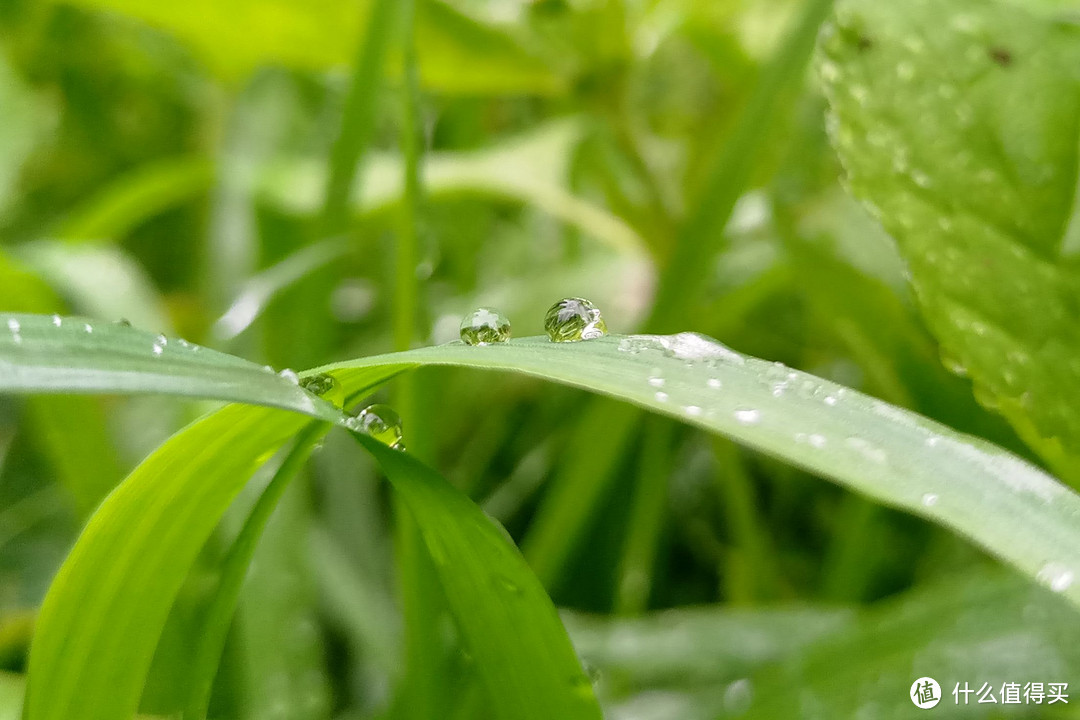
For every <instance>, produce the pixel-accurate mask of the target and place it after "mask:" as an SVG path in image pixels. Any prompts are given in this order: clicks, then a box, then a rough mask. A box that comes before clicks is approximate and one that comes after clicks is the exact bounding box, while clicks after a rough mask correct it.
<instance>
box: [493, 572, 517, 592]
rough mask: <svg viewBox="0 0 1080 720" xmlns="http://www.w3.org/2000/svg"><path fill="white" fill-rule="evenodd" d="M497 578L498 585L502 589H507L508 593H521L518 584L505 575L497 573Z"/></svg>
mask: <svg viewBox="0 0 1080 720" xmlns="http://www.w3.org/2000/svg"><path fill="white" fill-rule="evenodd" d="M498 579H499V585H501V586H502V587H503V589H505V590H507V591H508V592H510V593H513V594H514V595H521V593H522V590H521V586H520V585H518V584H517V583H516V582H514V581H513V580H511V579H510V578H508V577H506V576H505V575H499V576H498Z"/></svg>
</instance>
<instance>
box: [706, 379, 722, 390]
mask: <svg viewBox="0 0 1080 720" xmlns="http://www.w3.org/2000/svg"><path fill="white" fill-rule="evenodd" d="M705 384H706V385H708V386H709V387H711V388H712V389H713V390H719V389H720V388H722V387H724V384H723V383H722V382H720V378H709V380H708V382H706V383H705Z"/></svg>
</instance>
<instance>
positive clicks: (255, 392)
mask: <svg viewBox="0 0 1080 720" xmlns="http://www.w3.org/2000/svg"><path fill="white" fill-rule="evenodd" d="M0 392H7V393H20V394H25V393H137V394H169V395H181V396H186V397H198V398H216V399H219V400H231V401H235V402H246V403H251V404H256V405H268V406H273V407H279V408H282V409H285V410H294V411H296V412H300V413H305V414H308V415H312V416H315V417H321V418H323V419H325V420H335V419H337V417H338V412H337V410H336V409H335V408H333V407H332V406H330V405H329V404H328V403H325V402H322V401H320V400H317V399H316V398H315V397H314V396H312V395H310V394H309V393H307V392H305V391H304V390H303V389H301V388H300V387H299V386H298V385H297V384H296V383H295V382H292V381H290V380H289V379H287V378H286V377H282V376H281V375H278V374H276V373H274V372H273V371H272V370H269V369H268V368H263V367H260V366H259V365H256V364H254V363H250V362H248V361H246V360H242V359H240V358H238V357H234V356H232V355H226V354H224V353H219V352H216V351H214V350H209V349H207V348H203V347H199V346H197V345H193V344H191V343H188V342H186V341H185V340H183V339H182V338H175V337H173V338H168V337H165V336H162V335H155V334H153V333H149V332H146V331H143V330H139V329H136V328H132V327H127V326H125V325H122V324H119V323H113V322H103V321H100V320H90V319H87V318H79V317H61V316H59V315H54V316H51V317H50V316H47V315H27V314H22V313H8V314H0Z"/></svg>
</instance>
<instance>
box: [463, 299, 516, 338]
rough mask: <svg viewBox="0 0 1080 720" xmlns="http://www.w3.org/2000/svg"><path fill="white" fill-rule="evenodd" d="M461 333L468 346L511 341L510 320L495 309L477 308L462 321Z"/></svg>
mask: <svg viewBox="0 0 1080 720" xmlns="http://www.w3.org/2000/svg"><path fill="white" fill-rule="evenodd" d="M459 333H460V335H461V341H462V342H464V343H465V344H466V345H491V344H493V343H501V342H506V341H507V340H509V339H510V319H509V318H508V317H506V316H505V315H503V314H502V313H500V312H499V311H498V310H495V309H494V308H489V307H481V308H477V309H475V310H473V311H472V312H471V313H469V314H468V315H466V316H465V317H463V318H462V319H461V326H460V328H459Z"/></svg>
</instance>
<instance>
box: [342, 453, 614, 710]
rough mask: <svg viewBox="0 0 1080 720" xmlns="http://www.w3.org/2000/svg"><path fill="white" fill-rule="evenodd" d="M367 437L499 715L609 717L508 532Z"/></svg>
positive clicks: (451, 489)
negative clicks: (423, 548) (414, 526)
mask: <svg viewBox="0 0 1080 720" xmlns="http://www.w3.org/2000/svg"><path fill="white" fill-rule="evenodd" d="M357 439H358V440H359V441H360V442H361V443H362V444H364V445H365V446H366V447H367V448H368V450H369V451H371V453H372V454H373V455H374V456H375V458H376V459H377V460H378V461H379V464H380V465H381V466H382V468H383V470H384V471H385V472H386V475H387V478H388V479H389V480H390V482H391V484H392V485H393V486H394V490H395V491H396V492H397V493H398V495H399V497H401V498H402V499H403V500H404V502H405V504H406V505H407V506H408V508H409V512H410V513H411V514H412V516H413V518H414V519H415V521H416V524H417V526H418V527H419V528H420V533H421V535H422V536H423V539H424V544H425V546H426V547H427V550H428V552H429V553H430V555H431V558H432V560H433V561H434V563H433V564H434V566H435V570H436V573H437V574H438V576H439V580H440V581H441V583H442V587H443V591H444V593H445V594H446V599H447V602H448V604H449V605H450V608H451V610H452V612H453V614H454V618H455V619H456V621H457V624H458V627H459V628H460V630H461V635H462V638H463V639H464V642H465V644H466V647H467V650H468V652H469V654H470V655H471V656H472V657H473V659H474V661H475V668H476V672H477V673H478V674H479V675H480V678H481V681H482V683H483V685H484V687H485V689H486V690H487V697H488V701H489V702H490V704H491V707H492V708H493V709H494V711H495V716H496V717H500V718H522V719H524V718H536V719H537V720H541V719H543V718H566V719H567V720H571V719H573V718H599V717H600V709H599V707H598V706H597V705H596V700H595V698H594V697H593V694H592V687H591V684H590V682H589V679H588V678H587V677H586V676H585V674H584V673H583V672H582V671H581V666H580V663H579V661H578V659H577V656H576V655H575V654H574V650H573V648H572V647H571V645H570V641H569V639H568V638H567V637H566V632H565V630H563V628H562V623H561V622H560V621H559V616H558V615H557V614H556V612H555V607H554V606H553V605H552V604H551V600H550V599H549V598H548V596H547V593H546V592H544V588H543V586H542V585H541V584H540V581H539V580H537V578H536V576H535V575H534V574H533V573H532V571H531V570H529V567H528V565H527V564H526V563H525V559H524V558H523V557H522V556H521V554H520V553H519V552H518V551H517V549H516V548H515V547H514V544H513V542H512V541H511V540H510V539H509V537H508V536H507V534H506V531H505V530H504V529H503V528H502V526H501V525H499V524H498V523H497V522H495V521H494V520H492V519H491V518H490V517H489V516H488V515H486V514H485V513H484V512H483V511H482V510H481V509H480V508H478V507H477V506H476V505H474V504H473V503H472V502H471V501H470V500H469V499H468V498H467V497H466V496H465V495H463V494H462V493H461V492H460V491H458V490H456V489H455V488H454V487H453V486H452V485H450V484H449V483H447V482H446V481H445V480H444V479H442V478H441V477H440V476H439V475H438V474H437V473H435V472H434V471H432V470H431V469H429V468H427V467H426V466H424V465H422V464H421V463H419V462H418V461H416V460H415V459H413V458H412V457H411V456H409V455H408V454H406V453H400V452H396V451H394V450H390V449H389V448H387V447H385V446H384V445H381V444H380V443H378V442H377V441H375V440H372V439H370V438H368V437H366V436H362V435H358V436H357ZM478 588H480V589H481V590H480V591H479V592H478Z"/></svg>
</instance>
